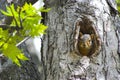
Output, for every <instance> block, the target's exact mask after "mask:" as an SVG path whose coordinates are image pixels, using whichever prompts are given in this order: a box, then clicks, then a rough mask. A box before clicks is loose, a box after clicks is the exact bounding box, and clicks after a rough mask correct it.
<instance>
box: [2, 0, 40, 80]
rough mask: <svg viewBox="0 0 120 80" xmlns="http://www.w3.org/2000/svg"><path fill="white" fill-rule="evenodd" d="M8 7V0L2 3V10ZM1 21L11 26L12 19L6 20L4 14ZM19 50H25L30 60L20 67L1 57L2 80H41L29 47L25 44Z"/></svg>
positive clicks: (22, 62) (3, 0)
mask: <svg viewBox="0 0 120 80" xmlns="http://www.w3.org/2000/svg"><path fill="white" fill-rule="evenodd" d="M8 1H9V0H8ZM10 1H11V0H10ZM22 1H23V0H22ZM25 1H26V0H25ZM28 1H29V0H28ZM31 1H33V3H34V1H36V0H31ZM16 4H19V2H16ZM6 5H8V3H7V1H6V0H1V1H0V9H3V10H5V7H6ZM0 20H1V22H0V23H8V24H9V23H10V21H11V18H8V17H7V18H6V17H5V16H3V15H2V14H0ZM7 21H8V22H7ZM19 48H20V49H21V50H23V52H24V53H25V55H26V56H27V57H29V60H28V61H20V62H21V65H22V66H21V67H19V66H16V65H15V64H13V63H12V62H11V61H10V60H9V59H5V58H2V57H0V80H41V76H40V73H39V71H38V69H37V67H36V65H35V64H34V63H33V61H32V59H31V55H30V54H29V52H28V50H27V45H26V44H25V42H23V43H22V44H21V45H19Z"/></svg>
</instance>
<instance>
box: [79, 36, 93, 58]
mask: <svg viewBox="0 0 120 80" xmlns="http://www.w3.org/2000/svg"><path fill="white" fill-rule="evenodd" d="M91 49H92V38H91V35H90V34H83V35H81V36H80V38H79V41H78V50H79V52H80V54H82V55H83V56H88V55H89V54H90V51H91Z"/></svg>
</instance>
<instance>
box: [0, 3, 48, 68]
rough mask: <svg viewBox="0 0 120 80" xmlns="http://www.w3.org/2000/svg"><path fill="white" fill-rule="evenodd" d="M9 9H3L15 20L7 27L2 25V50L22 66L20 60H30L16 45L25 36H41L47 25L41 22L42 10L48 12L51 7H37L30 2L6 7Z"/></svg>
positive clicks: (6, 14) (0, 44) (0, 40)
mask: <svg viewBox="0 0 120 80" xmlns="http://www.w3.org/2000/svg"><path fill="white" fill-rule="evenodd" d="M6 9H7V11H3V10H1V12H2V14H4V15H5V16H9V17H12V18H13V20H12V22H11V24H10V26H9V27H7V25H6V27H7V29H4V28H3V27H2V26H0V51H1V52H2V53H3V54H4V55H5V56H6V57H8V58H9V59H11V60H12V61H13V62H14V63H15V64H17V65H18V66H21V64H20V62H19V60H23V61H24V60H28V58H27V57H25V55H24V54H23V53H22V51H21V50H20V49H19V48H18V47H17V46H16V44H17V43H18V42H20V41H21V40H23V39H24V38H25V37H27V36H29V37H35V36H40V35H41V34H44V33H45V30H46V29H47V26H45V25H43V24H42V23H40V21H41V19H42V16H41V15H40V12H48V11H49V10H50V9H45V8H43V7H42V8H40V9H39V10H37V9H35V8H34V7H33V6H32V5H31V4H30V3H29V4H28V3H25V5H24V6H23V7H20V6H18V7H17V9H15V7H14V4H11V5H10V6H7V7H6Z"/></svg>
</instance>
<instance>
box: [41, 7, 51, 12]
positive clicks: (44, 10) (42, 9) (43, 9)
mask: <svg viewBox="0 0 120 80" xmlns="http://www.w3.org/2000/svg"><path fill="white" fill-rule="evenodd" d="M50 10H51V8H47V9H45V7H41V8H40V9H39V11H40V12H49V11H50Z"/></svg>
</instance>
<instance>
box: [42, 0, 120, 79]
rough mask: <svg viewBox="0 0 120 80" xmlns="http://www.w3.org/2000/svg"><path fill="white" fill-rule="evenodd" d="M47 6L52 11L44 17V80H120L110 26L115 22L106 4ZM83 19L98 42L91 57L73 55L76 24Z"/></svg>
mask: <svg viewBox="0 0 120 80" xmlns="http://www.w3.org/2000/svg"><path fill="white" fill-rule="evenodd" d="M112 1H114V0H112ZM113 3H114V2H113ZM46 5H47V7H50V8H51V11H50V12H49V13H48V14H47V15H46V20H45V23H46V25H47V26H49V27H48V30H47V34H46V35H45V36H44V38H43V45H42V53H41V60H42V64H43V72H44V74H43V80H119V79H120V59H119V55H118V52H117V51H118V38H117V35H116V26H115V25H114V24H113V23H115V19H116V18H115V17H113V16H112V14H111V9H110V8H111V7H110V6H109V4H108V3H107V0H50V1H48V0H46ZM112 6H113V7H115V6H116V5H115V4H113V5H112ZM113 13H114V12H113ZM84 16H86V17H87V19H89V21H91V22H92V26H93V27H94V28H95V30H96V32H97V34H98V36H99V38H100V41H101V45H99V46H100V47H101V48H100V51H98V52H97V55H96V56H94V57H93V56H92V57H89V56H88V57H87V56H81V55H77V54H76V53H75V52H74V51H75V50H74V40H75V38H74V33H75V24H76V21H77V20H78V18H79V19H81V21H83V20H82V17H84ZM83 23H84V25H86V26H89V24H87V22H86V21H83ZM83 28H84V27H83ZM85 32H86V33H87V32H88V33H89V32H90V30H87V31H85Z"/></svg>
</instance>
